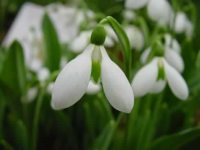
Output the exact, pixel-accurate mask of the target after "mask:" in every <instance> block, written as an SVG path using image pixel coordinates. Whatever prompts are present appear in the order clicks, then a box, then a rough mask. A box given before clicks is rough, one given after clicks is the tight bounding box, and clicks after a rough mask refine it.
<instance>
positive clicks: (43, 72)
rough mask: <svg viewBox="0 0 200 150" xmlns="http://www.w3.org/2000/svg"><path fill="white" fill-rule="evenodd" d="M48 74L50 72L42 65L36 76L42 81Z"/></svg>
mask: <svg viewBox="0 0 200 150" xmlns="http://www.w3.org/2000/svg"><path fill="white" fill-rule="evenodd" d="M49 76H50V72H49V70H48V69H47V68H45V67H43V68H41V69H40V70H38V71H37V77H38V80H39V81H40V82H44V81H45V80H47V79H48V78H49Z"/></svg>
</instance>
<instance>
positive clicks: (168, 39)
mask: <svg viewBox="0 0 200 150" xmlns="http://www.w3.org/2000/svg"><path fill="white" fill-rule="evenodd" d="M165 47H170V48H172V49H173V50H174V51H176V52H178V53H180V52H181V46H180V44H179V43H178V41H177V40H176V39H174V38H172V36H171V35H169V34H166V35H165Z"/></svg>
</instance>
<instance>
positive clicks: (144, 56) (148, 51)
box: [140, 47, 151, 64]
mask: <svg viewBox="0 0 200 150" xmlns="http://www.w3.org/2000/svg"><path fill="white" fill-rule="evenodd" d="M150 52H151V47H149V48H147V49H145V50H144V52H143V53H142V55H141V57H140V62H141V63H142V64H145V63H146V62H147V58H148V56H149V54H150Z"/></svg>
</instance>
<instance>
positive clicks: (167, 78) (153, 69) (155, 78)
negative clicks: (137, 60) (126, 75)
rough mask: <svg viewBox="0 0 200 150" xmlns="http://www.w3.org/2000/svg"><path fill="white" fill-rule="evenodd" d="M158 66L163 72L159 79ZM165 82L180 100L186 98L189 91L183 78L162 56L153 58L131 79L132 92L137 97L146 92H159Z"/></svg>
mask: <svg viewBox="0 0 200 150" xmlns="http://www.w3.org/2000/svg"><path fill="white" fill-rule="evenodd" d="M159 67H161V69H163V73H164V77H163V78H161V79H160V78H159V71H160V70H159ZM166 82H168V84H169V87H170V89H171V90H172V92H173V94H174V95H175V96H176V97H178V98H179V99H181V100H185V99H187V98H188V94H189V91H188V86H187V84H186V82H185V80H184V79H183V78H182V76H181V75H180V74H179V73H178V72H177V71H176V69H174V68H173V67H172V66H170V65H169V64H168V63H167V61H165V59H164V58H162V57H156V58H154V59H153V60H152V61H151V62H150V63H149V64H147V65H145V66H144V67H142V68H141V69H140V70H139V71H138V72H137V74H136V75H135V77H134V79H133V81H132V87H133V92H134V94H135V96H138V97H139V96H144V95H146V94H147V93H159V92H161V91H162V90H163V89H164V87H165V84H166Z"/></svg>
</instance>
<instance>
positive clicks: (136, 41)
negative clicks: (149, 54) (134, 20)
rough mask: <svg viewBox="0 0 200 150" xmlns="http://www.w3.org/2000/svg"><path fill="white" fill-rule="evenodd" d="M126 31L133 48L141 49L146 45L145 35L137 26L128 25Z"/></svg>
mask: <svg viewBox="0 0 200 150" xmlns="http://www.w3.org/2000/svg"><path fill="white" fill-rule="evenodd" d="M124 28H125V32H126V34H127V36H128V38H129V41H130V45H131V48H133V49H136V50H141V49H142V48H143V47H144V35H143V33H142V31H141V30H140V29H139V28H138V27H136V26H130V25H129V26H126V27H124Z"/></svg>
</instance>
